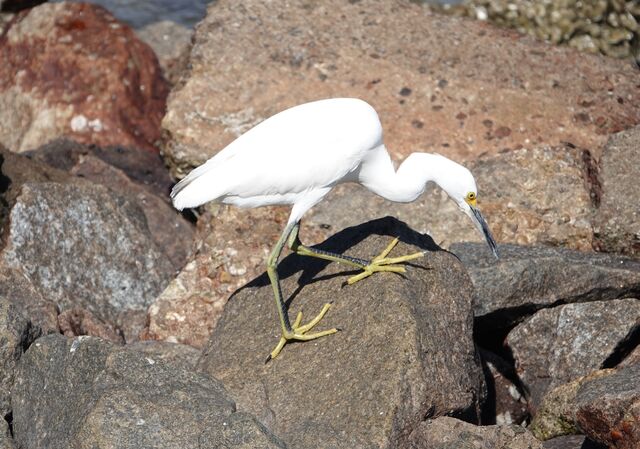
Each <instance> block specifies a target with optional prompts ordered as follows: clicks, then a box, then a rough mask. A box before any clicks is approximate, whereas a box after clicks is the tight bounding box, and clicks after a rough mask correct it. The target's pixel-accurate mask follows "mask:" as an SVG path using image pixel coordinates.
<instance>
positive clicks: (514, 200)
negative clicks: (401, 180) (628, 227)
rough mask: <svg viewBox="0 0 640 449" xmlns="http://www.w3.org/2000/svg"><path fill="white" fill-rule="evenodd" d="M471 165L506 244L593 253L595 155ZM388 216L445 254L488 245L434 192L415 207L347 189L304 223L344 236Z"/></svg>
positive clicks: (544, 150)
mask: <svg viewBox="0 0 640 449" xmlns="http://www.w3.org/2000/svg"><path fill="white" fill-rule="evenodd" d="M465 165H466V166H467V167H468V168H469V169H470V170H471V171H472V173H473V174H474V176H475V178H476V182H477V185H478V189H479V195H478V198H479V200H478V201H479V205H480V208H481V210H482V212H483V214H484V215H485V217H486V219H487V222H488V223H489V226H490V228H491V230H492V232H493V234H494V237H495V238H496V240H497V241H498V242H504V243H518V244H523V245H524V244H527V245H530V244H535V243H540V244H542V243H545V244H551V245H561V246H565V247H569V248H574V249H591V240H592V229H591V217H592V213H593V206H594V202H593V199H592V190H594V189H595V188H596V186H594V184H593V183H592V182H591V181H592V180H591V179H590V177H589V174H590V173H591V171H592V169H593V160H592V159H591V156H590V155H589V153H588V152H585V151H583V150H580V149H578V148H572V147H569V146H567V147H556V148H550V147H544V146H543V147H539V148H535V149H533V150H519V151H513V152H508V153H504V154H499V155H496V156H492V157H483V158H480V159H479V160H477V161H472V162H469V163H467V164H465ZM385 215H393V216H396V217H398V218H400V219H401V220H403V221H406V222H407V223H408V224H409V225H410V226H411V227H412V228H414V229H416V230H417V231H419V232H427V233H428V234H429V235H430V236H431V237H433V239H434V240H435V241H436V242H437V243H438V244H440V245H443V246H444V247H449V245H451V244H452V243H454V242H460V241H462V242H465V241H481V240H482V239H483V237H482V235H481V234H480V233H479V232H478V231H477V230H476V229H475V227H474V226H473V224H472V223H471V221H470V220H469V218H468V217H467V216H466V215H465V214H462V213H460V210H459V209H458V207H457V205H455V203H453V202H452V201H450V200H449V197H448V196H447V194H446V193H444V191H442V190H441V189H439V188H436V187H432V186H427V192H426V193H425V194H424V195H422V196H421V197H420V198H418V200H416V201H414V202H413V203H408V204H400V203H392V202H390V201H386V200H383V199H382V198H380V197H377V196H376V195H374V194H372V193H370V192H368V191H367V190H366V189H364V188H362V187H359V186H354V185H344V186H339V187H338V188H336V189H334V191H333V192H331V193H330V194H329V195H328V196H327V198H326V199H325V200H324V201H323V202H321V203H320V204H318V205H317V206H315V207H314V208H313V209H312V210H311V212H310V213H309V214H307V215H306V216H305V218H304V220H305V221H306V222H307V223H308V224H311V225H314V226H316V227H330V228H332V229H336V230H337V229H342V228H344V227H347V226H353V225H356V224H358V223H362V222H364V221H366V220H369V219H372V218H376V217H381V216H385ZM487 254H490V252H489V251H488V250H487Z"/></svg>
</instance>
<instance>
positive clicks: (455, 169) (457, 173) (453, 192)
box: [438, 161, 498, 257]
mask: <svg viewBox="0 0 640 449" xmlns="http://www.w3.org/2000/svg"><path fill="white" fill-rule="evenodd" d="M451 162H452V161H451ZM452 164H453V165H449V166H448V167H447V172H448V173H447V174H446V176H442V177H440V179H439V182H438V184H439V185H440V187H441V188H442V189H443V190H444V191H445V192H447V194H448V195H449V197H450V198H451V199H452V200H453V201H454V202H455V203H456V204H457V205H458V207H459V208H460V210H461V211H463V212H464V213H465V214H467V215H468V216H469V218H471V221H472V222H473V224H474V225H475V227H476V228H477V229H478V231H480V233H482V235H483V236H484V238H485V240H486V241H487V244H488V245H489V248H491V251H492V252H493V254H494V256H496V257H498V248H497V246H496V242H495V240H494V239H493V236H492V235H491V231H490V230H489V226H488V225H487V222H486V221H485V219H484V217H483V216H482V214H481V213H480V210H479V209H478V189H477V187H476V181H475V179H474V178H473V175H472V174H471V172H470V171H469V170H468V169H467V168H465V167H463V166H462V165H459V164H457V163H455V162H453V163H452Z"/></svg>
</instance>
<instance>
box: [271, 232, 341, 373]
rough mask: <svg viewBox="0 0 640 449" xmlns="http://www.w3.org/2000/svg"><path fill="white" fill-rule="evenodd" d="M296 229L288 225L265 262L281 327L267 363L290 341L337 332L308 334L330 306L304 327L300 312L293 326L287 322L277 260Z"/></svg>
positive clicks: (334, 330)
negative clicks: (280, 332)
mask: <svg viewBox="0 0 640 449" xmlns="http://www.w3.org/2000/svg"><path fill="white" fill-rule="evenodd" d="M296 227H297V224H290V225H288V226H287V227H286V228H285V230H284V232H283V233H282V236H281V237H280V239H279V240H278V243H277V244H276V246H275V248H274V249H273V251H272V252H271V254H270V255H269V259H268V260H267V274H268V275H269V279H270V281H271V286H272V287H273V294H274V296H275V299H276V306H277V308H278V315H279V317H280V324H281V325H282V336H281V337H280V341H279V342H278V345H277V346H276V347H275V349H274V350H273V351H271V354H269V357H268V358H267V362H268V361H269V360H271V359H275V358H276V357H277V356H278V354H280V351H282V348H283V347H284V345H286V344H287V343H288V342H289V341H291V340H300V341H308V340H314V339H316V338H320V337H324V336H325V335H331V334H335V333H336V332H338V330H337V329H329V330H326V331H321V332H314V333H308V332H309V331H310V330H311V329H313V327H314V326H315V325H316V324H318V323H319V322H320V320H321V319H322V317H324V315H325V314H326V313H327V311H328V310H329V308H330V307H331V304H325V305H324V307H323V308H322V310H321V311H320V313H319V314H318V315H317V316H316V317H315V318H314V319H312V320H311V321H309V322H308V323H307V324H305V325H302V326H301V325H300V323H301V322H302V312H299V313H298V316H297V317H296V320H295V321H294V323H293V326H292V325H291V323H290V322H289V316H288V314H287V310H286V308H285V305H284V301H283V299H282V290H281V289H280V280H279V278H278V271H277V264H278V259H279V258H280V254H281V253H282V248H283V247H284V245H285V243H286V242H287V241H288V239H289V236H290V234H291V232H292V231H293V229H295V228H296Z"/></svg>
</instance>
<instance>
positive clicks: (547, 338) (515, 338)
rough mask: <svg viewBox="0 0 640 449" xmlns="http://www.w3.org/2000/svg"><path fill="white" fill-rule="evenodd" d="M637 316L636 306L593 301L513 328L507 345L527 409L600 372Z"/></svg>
mask: <svg viewBox="0 0 640 449" xmlns="http://www.w3.org/2000/svg"><path fill="white" fill-rule="evenodd" d="M638 316H640V300H637V299H633V298H631V299H618V300H611V301H595V302H588V303H581V304H567V305H565V306H559V307H555V308H552V309H543V310H540V311H538V312H536V314H535V315H533V316H532V317H531V318H529V319H528V320H526V321H525V322H523V323H522V324H520V325H518V326H517V327H516V328H514V329H513V330H512V331H511V332H510V333H509V335H508V337H507V344H508V345H509V347H510V348H511V351H512V352H513V355H514V358H515V360H516V369H517V371H518V375H519V376H520V378H521V379H522V381H523V383H524V384H525V385H526V386H527V388H528V390H529V393H530V395H531V398H530V404H531V405H532V407H533V409H534V410H535V408H536V407H537V405H539V404H540V402H541V400H542V397H543V395H544V393H545V392H546V391H547V390H548V389H550V388H553V387H555V386H557V385H560V384H563V383H565V382H568V381H570V380H573V379H576V378H578V377H580V376H583V375H586V374H588V373H589V372H591V371H593V370H595V369H598V368H602V367H603V366H602V364H603V363H604V362H605V361H606V360H607V359H608V358H609V357H610V356H612V355H613V354H614V353H615V351H616V349H617V348H618V346H619V343H620V342H621V341H623V340H624V339H625V338H626V337H627V336H628V335H631V334H632V333H633V332H634V331H635V330H637V328H638V326H640V321H639V320H638Z"/></svg>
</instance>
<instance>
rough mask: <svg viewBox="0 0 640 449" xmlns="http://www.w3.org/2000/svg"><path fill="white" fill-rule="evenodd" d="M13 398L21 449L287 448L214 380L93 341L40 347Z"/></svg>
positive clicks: (48, 340) (23, 367)
mask: <svg viewBox="0 0 640 449" xmlns="http://www.w3.org/2000/svg"><path fill="white" fill-rule="evenodd" d="M70 387H71V388H70ZM11 393H12V405H13V431H14V435H15V440H16V442H17V444H18V446H19V447H25V448H30V449H31V448H32V449H38V448H42V449H44V448H46V449H62V448H68V447H74V448H78V449H89V448H95V447H119V448H131V449H133V448H145V449H146V448H175V447H181V448H189V449H190V448H220V447H234V448H235V447H238V448H246V449H249V448H256V447H261V448H265V449H267V448H278V447H280V448H281V447H284V446H282V445H281V444H279V443H278V442H277V441H276V439H275V438H274V437H273V436H272V435H270V434H269V433H268V432H267V431H266V430H265V428H264V427H263V426H262V425H261V424H260V423H258V422H257V421H256V420H255V419H254V418H252V417H251V416H249V415H247V414H244V413H236V412H235V405H234V403H233V401H232V400H231V399H230V398H229V396H228V395H227V393H226V392H225V390H224V388H223V387H222V386H221V385H220V383H219V382H217V381H215V380H214V379H211V378H209V377H206V376H203V375H199V374H196V373H193V372H192V371H189V370H185V369H181V368H179V367H177V366H175V365H172V364H167V363H164V362H162V361H160V360H155V359H154V358H153V357H152V356H148V355H147V356H145V355H143V354H141V353H139V352H136V351H131V350H128V349H126V348H122V347H118V346H114V345H112V344H109V343H107V342H105V341H103V340H100V339H97V338H93V337H79V338H75V339H66V338H64V337H61V336H58V335H50V336H48V337H44V338H42V339H40V340H38V341H36V342H35V343H34V344H33V345H31V347H30V348H29V350H28V351H27V352H26V353H25V355H24V356H23V358H22V361H21V363H20V367H19V371H18V373H17V375H16V381H15V384H14V387H13V389H12V392H11Z"/></svg>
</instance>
